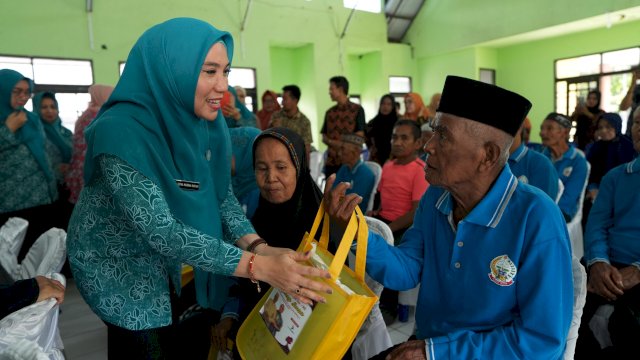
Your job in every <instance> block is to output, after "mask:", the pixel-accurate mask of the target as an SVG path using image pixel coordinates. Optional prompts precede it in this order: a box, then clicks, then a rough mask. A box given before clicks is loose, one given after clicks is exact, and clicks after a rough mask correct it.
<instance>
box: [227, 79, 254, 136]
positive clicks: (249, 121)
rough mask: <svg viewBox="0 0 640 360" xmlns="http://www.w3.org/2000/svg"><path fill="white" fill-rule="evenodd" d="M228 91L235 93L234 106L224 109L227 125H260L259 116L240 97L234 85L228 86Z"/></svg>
mask: <svg viewBox="0 0 640 360" xmlns="http://www.w3.org/2000/svg"><path fill="white" fill-rule="evenodd" d="M227 91H228V92H230V93H231V95H233V99H234V100H233V106H227V107H224V108H223V109H222V112H223V113H224V118H225V120H226V121H227V126H228V127H229V128H230V129H231V128H237V127H243V126H247V127H254V128H256V127H257V126H258V121H257V117H256V115H255V114H254V113H252V112H251V110H249V108H247V106H246V105H245V104H243V103H242V102H241V101H240V100H239V99H238V93H237V92H236V89H235V88H234V87H233V86H228V87H227Z"/></svg>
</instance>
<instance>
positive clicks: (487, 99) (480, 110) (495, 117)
mask: <svg viewBox="0 0 640 360" xmlns="http://www.w3.org/2000/svg"><path fill="white" fill-rule="evenodd" d="M530 109H531V102H530V101H529V100H527V99H526V98H524V97H523V96H521V95H518V94H516V93H514V92H512V91H509V90H505V89H503V88H500V87H497V86H495V85H490V84H487V83H483V82H481V81H476V80H471V79H467V78H463V77H459V76H452V75H449V76H447V79H446V80H445V83H444V89H443V90H442V98H441V99H440V105H439V106H438V110H437V111H438V112H443V113H447V114H451V115H455V116H460V117H463V118H467V119H469V120H473V121H477V122H480V123H483V124H487V125H489V126H493V127H495V128H497V129H500V130H502V131H504V132H506V133H508V134H510V135H511V136H515V134H516V133H517V132H518V129H519V128H520V125H522V122H523V121H524V119H525V117H526V116H527V113H529V110H530Z"/></svg>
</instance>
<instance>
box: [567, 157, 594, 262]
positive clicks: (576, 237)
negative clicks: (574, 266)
mask: <svg viewBox="0 0 640 360" xmlns="http://www.w3.org/2000/svg"><path fill="white" fill-rule="evenodd" d="M590 173H591V164H589V163H588V162H587V176H586V178H585V179H584V185H583V186H582V193H580V198H579V199H578V211H577V212H576V215H575V216H574V217H573V219H571V221H569V222H568V223H567V230H568V231H569V238H570V239H571V249H572V250H573V255H575V256H576V257H577V258H578V259H580V258H582V256H583V255H584V239H583V234H582V205H583V203H584V196H585V190H586V189H587V183H588V182H589V174H590Z"/></svg>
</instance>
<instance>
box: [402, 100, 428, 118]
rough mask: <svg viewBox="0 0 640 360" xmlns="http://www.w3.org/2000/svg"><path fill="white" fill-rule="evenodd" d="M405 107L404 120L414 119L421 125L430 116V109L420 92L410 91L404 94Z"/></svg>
mask: <svg viewBox="0 0 640 360" xmlns="http://www.w3.org/2000/svg"><path fill="white" fill-rule="evenodd" d="M404 108H405V112H404V115H402V117H401V119H402V120H405V119H406V120H413V121H415V122H417V123H418V126H420V125H422V124H423V123H424V122H425V121H426V120H427V119H428V118H429V110H428V109H427V107H426V106H425V105H424V101H422V97H421V96H420V94H418V93H408V94H407V95H405V96H404Z"/></svg>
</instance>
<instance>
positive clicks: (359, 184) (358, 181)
mask: <svg viewBox="0 0 640 360" xmlns="http://www.w3.org/2000/svg"><path fill="white" fill-rule="evenodd" d="M341 182H348V183H350V184H351V187H350V188H349V189H347V194H353V193H355V194H358V195H360V196H362V202H361V203H360V205H361V206H360V207H362V208H365V209H366V207H367V204H369V197H370V196H371V192H372V191H373V185H374V184H375V182H376V176H375V175H374V174H373V171H371V169H369V167H368V166H366V165H365V164H364V162H362V160H358V163H357V164H356V165H355V166H354V167H353V169H351V170H349V167H348V166H347V165H342V166H341V167H340V169H338V172H337V173H336V180H335V182H334V183H333V184H334V186H336V185H338V184H340V183H341Z"/></svg>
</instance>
